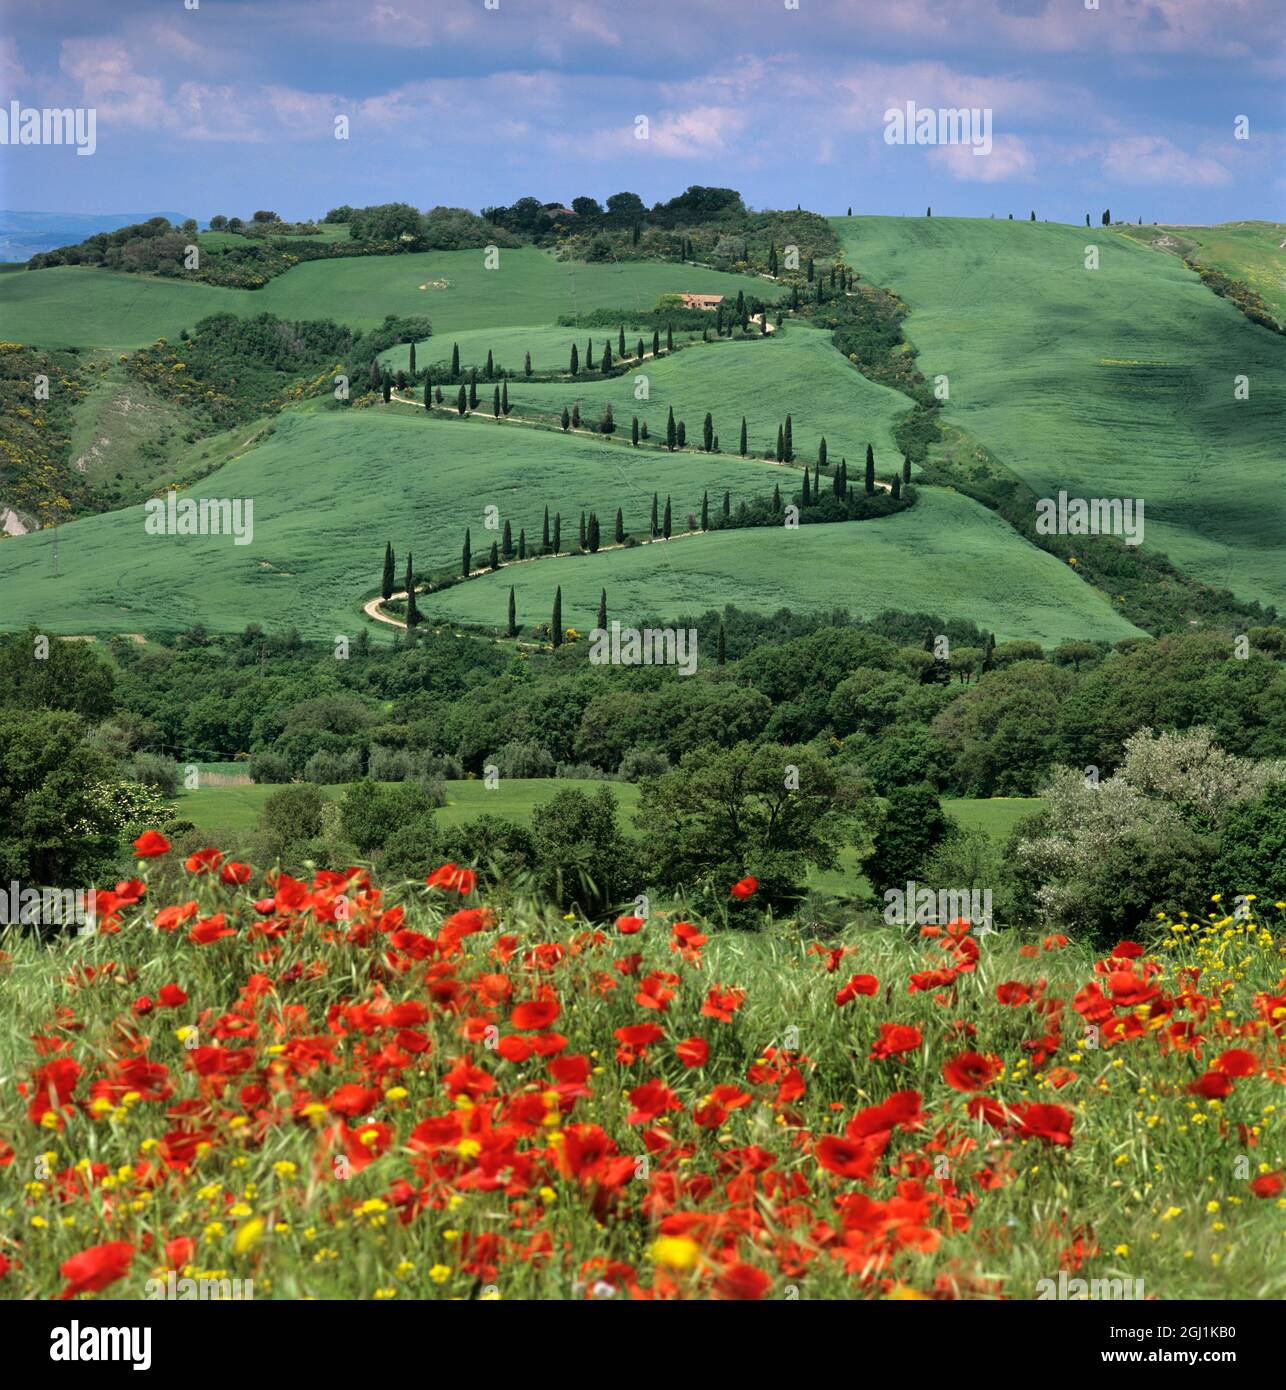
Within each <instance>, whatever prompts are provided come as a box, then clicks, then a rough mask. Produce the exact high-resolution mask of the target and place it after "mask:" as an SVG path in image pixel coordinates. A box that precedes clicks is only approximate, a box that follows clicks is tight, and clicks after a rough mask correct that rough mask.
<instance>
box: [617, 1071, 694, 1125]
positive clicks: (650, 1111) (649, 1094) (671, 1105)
mask: <svg viewBox="0 0 1286 1390" xmlns="http://www.w3.org/2000/svg"><path fill="white" fill-rule="evenodd" d="M630 1104H631V1105H632V1106H633V1107H634V1109H633V1110H631V1111H630V1113H629V1114H628V1115H627V1116H626V1117H625V1123H626V1124H629V1125H650V1124H652V1123H653V1121H655V1120H657V1119H659V1118H660V1116H662V1115H664V1114H665V1113H666V1111H667V1110H682V1109H683V1105H682V1103H681V1102H680V1100H679V1098H678V1096H676V1095H675V1094H674V1092H673V1091H672V1090H670V1088H669V1087H668V1086H667V1085H665V1084H664V1083H663V1082H661V1081H645V1082H644V1083H643V1085H641V1086H635V1088H634V1089H633V1090H632V1091H631V1092H630Z"/></svg>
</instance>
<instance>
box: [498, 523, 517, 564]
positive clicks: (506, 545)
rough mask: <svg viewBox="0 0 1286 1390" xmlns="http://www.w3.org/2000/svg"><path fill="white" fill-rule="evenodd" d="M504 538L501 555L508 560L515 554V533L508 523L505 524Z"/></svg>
mask: <svg viewBox="0 0 1286 1390" xmlns="http://www.w3.org/2000/svg"><path fill="white" fill-rule="evenodd" d="M503 536H504V539H503V541H502V542H501V546H500V550H501V553H502V554H503V555H504V557H505V559H506V560H508V559H510V558H511V557H512V556H513V553H514V533H513V530H512V528H511V527H510V525H509V523H508V521H506V522H505V529H504V532H503Z"/></svg>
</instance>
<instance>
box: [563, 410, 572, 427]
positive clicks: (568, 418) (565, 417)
mask: <svg viewBox="0 0 1286 1390" xmlns="http://www.w3.org/2000/svg"><path fill="white" fill-rule="evenodd" d="M571 422H572V417H571V416H570V415H569V414H568V413H567V407H566V406H563V429H567V428H568V426H569V425H570V424H571Z"/></svg>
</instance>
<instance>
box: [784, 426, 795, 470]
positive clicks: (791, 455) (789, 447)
mask: <svg viewBox="0 0 1286 1390" xmlns="http://www.w3.org/2000/svg"><path fill="white" fill-rule="evenodd" d="M785 444H786V462H787V463H794V462H795V439H794V435H793V434H792V432H791V425H790V416H789V415H787V416H786V434H785Z"/></svg>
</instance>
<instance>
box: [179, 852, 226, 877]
mask: <svg viewBox="0 0 1286 1390" xmlns="http://www.w3.org/2000/svg"><path fill="white" fill-rule="evenodd" d="M222 863H223V851H222V850H221V849H199V850H196V851H195V852H194V853H192V854H189V855H188V857H187V859H186V860H185V861H184V864H183V867H184V868H185V869H186V870H187V871H188V873H190V874H208V873H209V872H210V871H211V870H212V869H217V868H218V867H219V865H220V864H222Z"/></svg>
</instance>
